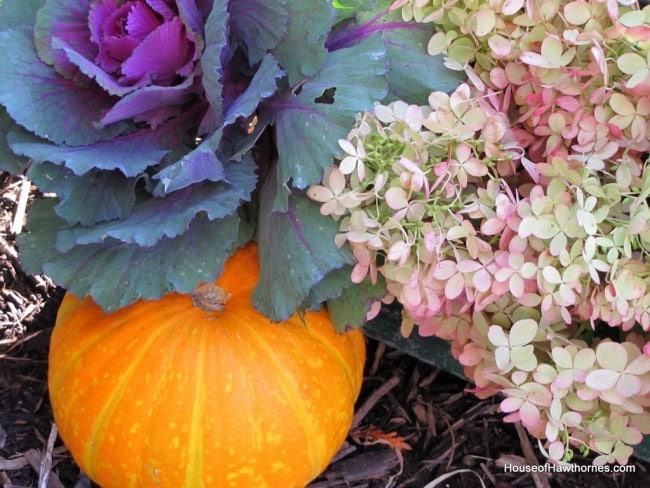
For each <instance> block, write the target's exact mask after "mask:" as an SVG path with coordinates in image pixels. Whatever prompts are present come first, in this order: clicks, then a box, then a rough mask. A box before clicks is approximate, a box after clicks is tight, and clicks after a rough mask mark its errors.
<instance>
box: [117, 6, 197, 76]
mask: <svg viewBox="0 0 650 488" xmlns="http://www.w3.org/2000/svg"><path fill="white" fill-rule="evenodd" d="M193 55H194V44H193V43H192V42H190V41H189V39H188V38H187V36H186V34H185V27H184V26H183V23H182V21H181V20H180V18H178V17H174V18H173V19H172V20H171V21H169V22H165V23H164V24H162V25H161V26H160V27H158V28H157V29H156V30H155V31H153V32H152V33H151V34H150V35H149V36H147V38H146V39H145V40H144V41H142V42H141V43H140V44H139V45H138V47H136V48H135V49H134V51H133V54H132V55H131V57H130V58H129V59H127V60H126V61H125V62H124V63H123V64H122V74H123V75H124V78H125V80H126V81H127V82H131V83H134V82H137V81H138V80H140V79H142V78H143V77H145V76H147V75H148V76H150V77H151V80H152V82H153V83H154V84H157V85H171V84H173V82H174V81H175V78H176V76H177V75H178V74H179V73H180V72H181V71H183V70H184V69H186V66H187V64H188V63H189V62H191V60H192V57H193Z"/></svg>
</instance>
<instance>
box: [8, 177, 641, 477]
mask: <svg viewBox="0 0 650 488" xmlns="http://www.w3.org/2000/svg"><path fill="white" fill-rule="evenodd" d="M33 190H34V188H32V187H31V186H30V184H29V182H27V181H26V180H24V179H23V178H20V177H12V176H9V175H7V174H4V173H0V487H1V488H27V487H38V488H46V487H49V488H61V487H64V488H85V487H91V486H93V485H92V484H91V482H90V481H89V480H88V479H87V478H86V477H85V476H84V475H83V474H82V473H80V472H79V468H77V466H76V465H75V464H74V461H73V460H72V458H71V456H70V454H69V453H68V451H67V450H66V448H65V446H64V445H63V444H62V443H61V440H60V439H58V438H57V437H56V436H55V435H56V431H55V430H54V429H53V420H52V411H51V408H50V404H49V400H48V392H47V382H46V374H47V354H48V342H49V337H50V334H51V331H52V328H53V326H54V321H55V317H56V311H57V308H58V305H59V303H60V300H61V298H62V296H63V293H64V290H62V289H60V288H57V287H56V286H55V285H54V284H53V283H52V282H51V280H49V279H48V278H47V277H44V276H29V275H27V274H25V273H24V272H23V270H22V269H21V267H20V259H19V250H18V249H17V248H16V244H15V238H16V235H17V234H18V233H20V232H22V231H24V229H23V225H24V224H25V204H26V203H28V201H29V199H32V198H34V192H33ZM468 387H471V385H470V384H468V383H467V382H464V381H462V380H460V379H458V378H456V377H454V376H452V375H450V374H447V373H445V372H444V371H440V370H438V369H436V368H433V367H431V366H430V365H428V364H426V363H423V362H421V361H418V360H416V359H414V358H412V357H410V356H408V355H405V354H403V353H401V352H399V351H396V350H394V349H391V348H389V347H387V346H386V345H385V344H383V343H380V342H377V341H374V340H369V341H368V362H367V366H366V377H365V381H364V386H363V389H362V392H361V396H360V398H359V402H358V404H357V414H356V417H355V425H354V426H353V428H352V430H351V434H350V436H349V438H348V441H347V442H346V444H345V445H344V446H343V448H342V449H341V451H340V452H339V455H338V456H337V457H336V458H335V460H334V461H333V462H332V464H331V465H330V467H329V468H328V470H327V471H326V472H325V473H323V475H322V476H321V477H320V478H318V479H317V480H315V481H314V482H313V483H312V484H311V485H310V487H309V488H343V487H347V488H362V487H363V488H380V487H387V486H391V487H402V488H425V487H427V488H433V483H432V482H434V480H437V484H435V486H440V487H452V488H453V487H463V488H465V487H466V488H473V487H497V488H509V487H535V488H547V487H554V488H555V487H557V488H560V487H562V488H564V487H569V488H570V487H589V488H610V487H611V488H614V487H621V488H628V487H630V488H634V487H639V488H641V487H647V486H650V464H648V463H645V462H641V461H639V460H636V459H632V461H631V463H630V466H631V467H632V468H633V472H629V473H625V474H622V473H617V474H605V473H570V474H568V473H561V474H560V473H555V474H550V475H547V474H531V473H521V472H508V471H507V469H505V468H504V466H506V465H508V466H514V465H516V466H523V465H526V464H528V465H537V464H544V459H543V457H542V456H541V454H540V452H539V449H538V448H537V443H536V441H535V440H534V439H531V438H530V437H529V436H527V435H526V434H525V433H524V431H523V429H522V428H521V427H520V426H518V425H513V424H505V423H504V422H503V421H502V414H501V413H499V412H498V409H497V406H498V402H499V399H498V398H496V399H494V398H493V399H488V400H483V401H479V400H478V399H476V398H475V397H474V396H472V395H471V394H469V393H465V391H464V390H465V389H466V388H468ZM576 463H577V464H578V465H580V466H584V467H586V466H588V465H590V461H589V460H588V459H584V458H580V457H578V458H577V459H576ZM208 488H212V487H208ZM214 488H219V487H214ZM251 488H255V487H251Z"/></svg>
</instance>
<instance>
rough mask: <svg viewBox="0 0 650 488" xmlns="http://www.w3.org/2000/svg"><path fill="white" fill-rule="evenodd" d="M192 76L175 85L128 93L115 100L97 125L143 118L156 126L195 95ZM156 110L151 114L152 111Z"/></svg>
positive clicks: (101, 125)
mask: <svg viewBox="0 0 650 488" xmlns="http://www.w3.org/2000/svg"><path fill="white" fill-rule="evenodd" d="M193 83H194V80H193V79H192V78H188V79H186V80H185V81H184V82H183V83H181V84H180V85H176V86H147V87H144V88H140V89H139V90H136V91H134V92H133V93H129V94H128V95H126V96H125V97H123V98H122V99H121V100H120V101H119V102H117V103H116V104H115V105H114V106H113V107H112V108H111V109H110V110H108V111H107V112H106V114H105V115H104V116H103V117H102V119H101V121H100V124H99V126H100V127H103V126H106V125H108V124H112V123H115V122H118V121H120V120H127V119H136V120H137V121H140V120H144V121H146V122H147V123H148V124H149V125H150V126H152V127H156V126H157V125H159V124H160V123H161V122H164V121H165V120H166V119H168V118H170V117H172V116H174V115H177V114H178V113H179V111H180V108H179V107H180V105H183V104H184V103H186V102H188V101H190V100H191V99H192V98H194V97H195V95H194V94H193V93H192V91H191V88H192V85H193ZM153 111H156V112H155V113H154V114H153V115H154V116H152V112H153Z"/></svg>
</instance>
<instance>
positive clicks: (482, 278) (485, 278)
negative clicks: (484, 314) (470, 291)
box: [472, 269, 492, 293]
mask: <svg viewBox="0 0 650 488" xmlns="http://www.w3.org/2000/svg"><path fill="white" fill-rule="evenodd" d="M472 284H473V285H474V288H476V291H478V292H481V293H483V292H486V291H488V290H489V289H490V287H491V286H492V275H491V274H490V272H489V271H488V270H486V269H480V270H478V271H477V272H476V273H475V274H474V276H473V277H472Z"/></svg>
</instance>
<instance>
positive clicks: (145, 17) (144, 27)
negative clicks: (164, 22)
mask: <svg viewBox="0 0 650 488" xmlns="http://www.w3.org/2000/svg"><path fill="white" fill-rule="evenodd" d="M160 24H161V22H160V20H159V18H158V17H157V16H156V14H155V12H154V11H153V10H151V8H150V7H149V6H148V5H147V4H146V3H143V2H138V3H136V4H135V5H134V6H133V8H132V9H131V11H130V12H129V14H128V16H127V17H126V31H127V32H128V33H129V35H131V36H133V37H135V38H137V39H139V40H140V41H142V40H144V38H145V37H147V36H148V35H149V34H151V33H152V32H153V31H154V30H155V29H156V28H157V27H158V26H159V25H160Z"/></svg>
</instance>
